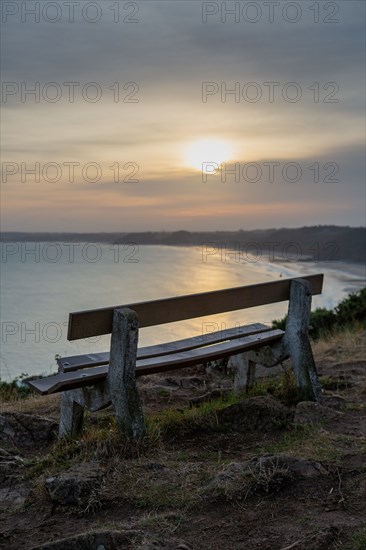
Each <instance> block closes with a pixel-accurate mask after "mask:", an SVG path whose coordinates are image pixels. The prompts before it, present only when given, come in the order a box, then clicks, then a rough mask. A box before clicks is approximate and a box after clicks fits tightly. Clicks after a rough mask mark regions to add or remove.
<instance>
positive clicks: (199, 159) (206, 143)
mask: <svg viewBox="0 0 366 550" xmlns="http://www.w3.org/2000/svg"><path fill="white" fill-rule="evenodd" d="M232 156H233V150H232V146H231V144H230V143H229V142H228V141H225V140H221V139H199V140H197V141H194V142H192V143H190V144H189V145H187V146H186V148H185V151H184V162H185V164H186V165H187V166H190V167H191V168H195V169H197V170H199V171H205V172H206V171H208V172H211V171H212V169H213V167H212V163H215V164H217V165H220V164H221V163H222V162H226V161H228V160H230V159H231V158H232ZM206 163H211V165H210V167H208V166H207V164H206Z"/></svg>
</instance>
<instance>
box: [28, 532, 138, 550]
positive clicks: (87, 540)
mask: <svg viewBox="0 0 366 550" xmlns="http://www.w3.org/2000/svg"><path fill="white" fill-rule="evenodd" d="M139 539H141V534H140V533H139V531H135V530H126V531H102V530H95V531H89V532H87V533H81V534H79V535H76V536H73V537H69V538H64V539H59V540H55V541H53V542H46V544H41V545H40V546H33V547H32V548H31V550H41V549H42V550H65V549H66V548H67V550H109V549H112V548H131V547H132V546H131V545H132V544H134V543H135V541H136V540H139ZM134 548H135V546H134Z"/></svg>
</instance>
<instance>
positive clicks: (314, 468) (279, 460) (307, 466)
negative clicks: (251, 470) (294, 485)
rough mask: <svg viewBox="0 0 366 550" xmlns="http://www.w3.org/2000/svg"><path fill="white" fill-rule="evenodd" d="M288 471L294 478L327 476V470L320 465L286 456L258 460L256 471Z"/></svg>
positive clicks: (264, 457)
mask: <svg viewBox="0 0 366 550" xmlns="http://www.w3.org/2000/svg"><path fill="white" fill-rule="evenodd" d="M276 469H282V470H287V472H288V473H290V474H291V476H292V477H293V478H308V479H309V478H314V477H319V476H322V475H327V474H328V472H327V470H326V469H325V468H324V467H323V466H322V465H321V464H320V463H319V462H314V461H312V460H306V459H305V458H295V457H293V456H287V455H284V454H280V455H272V456H262V457H260V458H259V459H258V460H257V463H256V465H255V470H256V471H257V472H260V471H263V470H267V471H269V470H272V471H274V470H276Z"/></svg>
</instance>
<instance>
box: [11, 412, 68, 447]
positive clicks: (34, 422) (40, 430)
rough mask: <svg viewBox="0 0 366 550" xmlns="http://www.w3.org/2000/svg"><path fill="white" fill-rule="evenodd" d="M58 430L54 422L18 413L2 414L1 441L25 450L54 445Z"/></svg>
mask: <svg viewBox="0 0 366 550" xmlns="http://www.w3.org/2000/svg"><path fill="white" fill-rule="evenodd" d="M57 430H58V426H57V423H56V422H54V421H53V420H49V419H47V418H43V417H41V416H35V415H32V414H24V413H17V412H4V413H2V414H0V440H1V441H5V442H7V443H10V444H12V445H14V446H15V447H19V448H24V449H37V448H41V447H42V448H43V447H44V446H45V445H49V444H50V443H52V442H53V441H54V439H55V437H56V434H57Z"/></svg>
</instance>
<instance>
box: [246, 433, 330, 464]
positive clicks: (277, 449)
mask: <svg viewBox="0 0 366 550" xmlns="http://www.w3.org/2000/svg"><path fill="white" fill-rule="evenodd" d="M338 445H339V438H335V437H334V436H332V435H331V434H330V433H328V432H327V431H325V430H324V429H323V428H322V427H321V426H317V425H312V426H304V427H303V426H296V427H294V428H293V429H291V430H290V431H286V432H284V433H283V434H282V435H281V437H280V439H279V441H277V442H275V443H272V442H271V443H269V444H264V445H263V444H262V445H260V446H258V447H257V453H258V455H264V454H277V453H286V454H289V455H291V456H295V457H298V458H307V459H308V460H321V461H333V460H335V459H336V458H337V456H339V447H338Z"/></svg>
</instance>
